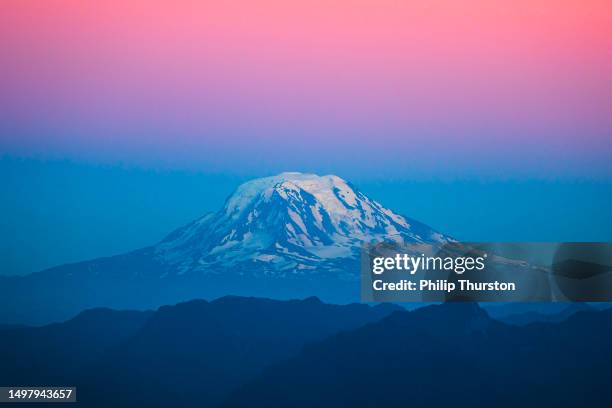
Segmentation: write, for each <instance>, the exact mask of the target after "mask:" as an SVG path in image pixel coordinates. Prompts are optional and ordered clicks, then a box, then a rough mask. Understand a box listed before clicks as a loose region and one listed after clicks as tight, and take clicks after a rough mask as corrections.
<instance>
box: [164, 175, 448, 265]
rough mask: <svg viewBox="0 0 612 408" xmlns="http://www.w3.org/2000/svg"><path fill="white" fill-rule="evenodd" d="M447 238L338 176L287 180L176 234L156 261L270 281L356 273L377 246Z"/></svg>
mask: <svg viewBox="0 0 612 408" xmlns="http://www.w3.org/2000/svg"><path fill="white" fill-rule="evenodd" d="M445 239H446V238H445V237H444V236H443V235H442V234H439V233H437V232H436V231H434V230H432V229H431V228H429V227H427V226H425V225H423V224H421V223H419V222H417V221H415V220H411V219H409V218H406V217H403V216H401V215H398V214H396V213H394V212H393V211H391V210H389V209H387V208H385V207H383V206H382V205H380V204H379V203H377V202H376V201H374V200H372V199H370V198H368V197H367V196H365V195H364V194H363V193H361V192H360V191H358V190H357V189H356V188H355V187H353V186H352V185H351V184H350V183H348V182H347V181H345V180H343V179H342V178H340V177H338V176H335V175H327V176H318V175H316V174H304V173H281V174H279V175H276V176H272V177H266V178H260V179H256V180H252V181H249V182H246V183H244V184H242V185H241V186H239V187H238V188H237V189H236V191H235V192H234V193H233V194H232V195H231V196H230V197H229V198H228V199H227V201H226V202H225V205H224V206H223V208H222V209H221V210H220V211H218V212H216V213H211V214H207V215H205V216H203V217H201V218H200V219H198V220H195V221H193V222H192V223H190V224H188V225H186V226H184V227H182V228H180V229H178V230H176V231H174V232H173V233H172V234H170V235H169V236H168V237H166V238H165V239H164V240H163V241H162V242H161V243H160V244H158V245H157V246H156V247H155V248H156V255H157V257H158V259H160V260H161V261H162V262H164V263H168V264H170V265H172V266H173V267H174V268H175V269H176V271H177V273H179V274H182V273H186V272H190V271H202V272H207V271H210V270H211V269H218V268H234V269H235V268H238V269H249V270H251V271H252V270H253V267H256V268H257V269H260V270H262V271H264V272H265V273H266V274H269V273H270V272H275V273H277V274H280V275H281V276H283V275H285V274H303V273H308V271H312V270H315V269H317V270H318V271H320V270H321V269H324V270H336V271H337V272H340V273H341V272H348V273H349V274H351V275H353V276H355V275H356V274H357V271H354V270H353V271H346V269H345V268H343V267H342V266H341V265H339V261H340V260H342V259H346V258H355V259H356V258H357V257H358V253H359V248H360V246H361V245H362V244H363V243H366V242H372V241H393V242H398V243H403V242H432V241H435V242H437V241H442V240H445Z"/></svg>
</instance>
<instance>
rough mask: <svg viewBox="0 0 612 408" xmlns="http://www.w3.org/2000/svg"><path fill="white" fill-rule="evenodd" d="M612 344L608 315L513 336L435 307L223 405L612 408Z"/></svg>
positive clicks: (352, 339)
mask: <svg viewBox="0 0 612 408" xmlns="http://www.w3.org/2000/svg"><path fill="white" fill-rule="evenodd" d="M611 341H612V310H605V311H601V312H578V313H576V314H575V315H573V316H571V317H570V318H568V319H567V320H566V321H564V322H561V323H537V324H531V325H528V326H525V327H517V326H509V325H506V324H503V323H501V322H498V321H496V320H493V319H491V318H490V317H489V316H488V315H487V314H486V313H485V312H484V310H482V309H481V308H480V307H479V306H477V305H476V304H443V305H439V306H429V307H425V308H422V309H419V310H416V311H413V312H396V313H394V314H392V315H390V316H389V317H387V318H385V319H383V320H381V321H379V322H376V323H372V324H369V325H366V326H363V327H361V328H358V329H355V330H353V331H347V332H342V333H339V334H337V335H335V336H331V337H330V338H328V339H325V340H323V341H321V342H318V343H316V344H311V345H310V346H308V347H306V348H304V350H303V351H302V352H301V353H300V354H299V355H297V356H295V357H293V358H291V359H289V360H287V361H285V362H283V363H281V364H277V365H275V366H272V367H270V368H268V369H267V370H266V371H264V373H263V374H262V375H260V376H258V378H257V379H256V380H254V381H251V382H250V383H249V384H246V385H244V386H242V387H241V388H240V389H238V390H237V391H236V392H234V393H233V394H232V395H231V396H230V397H229V398H228V399H227V400H226V401H225V402H224V403H223V404H222V406H224V407H242V406H246V405H249V406H263V405H265V406H267V407H287V406H291V407H312V406H317V407H337V406H351V407H373V406H385V407H405V406H410V407H431V406H482V407H490V406H496V407H499V406H504V407H506V406H507V407H516V406H534V407H536V406H537V407H541V406H551V407H552V406H554V407H575V406H610V405H611V404H612V389H610V386H609V380H610V376H609V372H610V369H611V368H612V349H611V348H610V347H609V345H610V342H611Z"/></svg>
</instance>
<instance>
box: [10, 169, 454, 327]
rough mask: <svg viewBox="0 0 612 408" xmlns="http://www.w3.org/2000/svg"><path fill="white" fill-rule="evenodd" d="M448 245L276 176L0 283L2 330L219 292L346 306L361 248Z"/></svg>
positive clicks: (328, 185)
mask: <svg viewBox="0 0 612 408" xmlns="http://www.w3.org/2000/svg"><path fill="white" fill-rule="evenodd" d="M447 239H448V238H447V237H445V236H444V235H442V234H440V233H438V232H436V231H434V230H433V229H431V228H429V227H427V226H425V225H424V224H422V223H420V222H418V221H415V220H412V219H409V218H406V217H404V216H401V215H398V214H396V213H394V212H393V211H391V210H389V209H387V208H385V207H383V206H382V205H381V204H379V203H377V202H376V201H374V200H372V199H370V198H368V197H366V196H365V195H364V194H363V193H361V192H360V191H358V190H357V189H356V188H355V187H353V186H352V185H351V184H350V183H348V182H346V181H345V180H343V179H341V178H340V177H337V176H333V175H329V176H317V175H314V174H301V173H282V174H279V175H277V176H273V177H267V178H262V179H256V180H252V181H249V182H247V183H245V184H243V185H241V186H239V187H238V188H237V190H236V191H235V192H234V193H233V194H232V195H231V196H230V197H229V198H228V199H227V200H226V202H225V204H224V206H223V208H221V209H220V210H219V211H218V212H216V213H210V214H206V215H204V216H202V217H201V218H199V219H197V220H195V221H193V222H191V223H189V224H188V225H185V226H183V227H181V228H179V229H177V230H176V231H174V232H172V233H171V234H169V235H168V236H167V237H166V238H164V239H163V240H162V241H161V242H159V243H157V244H156V245H153V246H150V247H146V248H142V249H138V250H135V251H133V252H130V253H126V254H122V255H118V256H112V257H106V258H98V259H94V260H91V261H85V262H79V263H74V264H68V265H62V266H58V267H54V268H50V269H47V270H44V271H41V272H38V273H34V274H31V275H28V276H25V277H0V322H2V323H7V324H15V323H17V324H45V323H49V322H51V321H61V320H65V319H68V318H69V317H71V316H74V315H75V314H76V313H78V312H80V311H81V310H84V309H87V308H94V307H112V308H118V309H126V308H127V309H150V308H156V307H158V306H160V305H162V304H170V303H176V302H179V301H183V300H189V299H193V298H216V297H220V296H224V295H227V294H233V295H243V296H252V295H257V296H264V297H273V298H278V299H291V298H303V297H308V296H313V295H316V296H319V297H321V298H322V299H324V300H327V301H332V302H335V303H347V302H353V301H356V300H358V299H359V284H358V279H359V250H360V246H361V245H362V244H363V243H366V242H370V241H393V242H432V241H435V242H443V241H445V240H447Z"/></svg>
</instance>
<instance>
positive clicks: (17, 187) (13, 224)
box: [0, 156, 612, 274]
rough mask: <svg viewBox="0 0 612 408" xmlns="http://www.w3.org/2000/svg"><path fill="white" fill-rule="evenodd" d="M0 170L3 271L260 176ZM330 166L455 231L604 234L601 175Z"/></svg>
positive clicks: (193, 211)
mask: <svg viewBox="0 0 612 408" xmlns="http://www.w3.org/2000/svg"><path fill="white" fill-rule="evenodd" d="M287 170H293V169H287ZM299 170H305V169H299ZM306 170H308V171H312V172H316V173H322V172H319V171H317V169H306ZM326 170H330V169H326ZM327 172H328V171H326V172H325V173H327ZM0 174H2V175H3V177H2V179H3V182H2V189H3V191H2V200H0V214H1V216H0V260H1V261H2V269H1V272H0V273H2V274H24V273H29V272H35V271H38V270H41V269H44V268H47V267H50V266H54V265H58V264H62V263H66V262H74V261H79V260H85V259H90V258H95V257H99V256H108V255H113V254H118V253H121V252H124V251H129V250H133V249H137V248H139V247H143V246H146V245H149V244H153V243H155V242H156V241H158V240H160V239H161V238H162V237H163V236H164V235H165V234H167V233H169V232H170V231H172V230H173V229H174V228H176V227H179V226H180V225H182V224H185V223H187V222H189V221H191V220H192V219H194V218H196V217H198V216H200V215H202V214H203V213H206V212H208V211H215V210H217V209H219V208H220V207H221V206H222V204H223V202H224V200H225V198H226V197H227V196H228V195H229V194H231V193H232V191H233V190H234V188H235V187H236V186H238V184H240V183H241V182H242V181H245V180H247V179H250V178H254V177H261V176H266V175H269V173H263V172H262V173H261V174H258V173H255V172H253V173H249V174H246V173H241V174H231V173H228V172H223V173H212V172H210V171H208V172H204V171H196V170H170V169H164V170H159V169H157V170H153V169H151V168H142V167H127V166H122V165H117V164H115V165H109V164H106V165H100V164H93V163H86V162H74V161H67V160H37V159H18V158H14V157H9V156H4V157H2V158H0ZM338 175H339V176H341V177H343V178H345V179H347V180H348V181H350V182H351V183H353V184H354V185H355V186H356V187H358V188H359V189H360V190H362V191H363V192H364V193H366V194H367V195H369V196H370V197H372V198H374V199H375V200H377V201H379V202H381V203H382V204H383V205H385V206H387V207H388V208H391V209H393V210H394V211H396V212H399V213H401V214H404V215H406V216H409V217H412V218H415V219H418V220H420V221H422V222H425V223H427V224H429V225H431V226H433V227H434V228H436V229H438V230H440V231H442V232H444V233H447V234H450V235H452V236H454V237H456V238H458V239H462V240H467V241H610V240H612V217H611V216H610V203H612V182H608V181H595V180H580V179H573V180H568V179H557V180H553V179H546V180H544V179H536V178H531V179H499V178H498V179H490V180H483V179H478V178H474V177H472V178H470V177H464V178H461V179H452V180H451V179H448V180H445V179H442V178H437V179H427V178H415V179H413V178H411V177H409V176H407V175H404V176H402V177H400V176H396V177H388V176H384V177H383V176H380V175H375V174H374V175H373V174H369V173H361V174H359V173H355V174H350V175H346V174H342V172H340V174H338Z"/></svg>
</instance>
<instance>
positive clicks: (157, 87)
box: [0, 0, 612, 178]
mask: <svg viewBox="0 0 612 408" xmlns="http://www.w3.org/2000/svg"><path fill="white" fill-rule="evenodd" d="M0 58H1V60H2V64H1V67H0V70H1V75H0V89H2V93H1V94H0V115H1V116H0V119H1V126H2V132H1V138H2V141H1V144H0V147H1V148H2V150H3V151H5V152H8V153H11V154H15V155H38V156H41V155H42V156H52V157H59V158H63V157H70V158H76V159H84V160H90V161H94V162H98V161H99V162H110V163H112V162H113V161H114V162H117V161H122V162H129V163H135V164H138V165H144V166H153V167H154V166H169V167H171V168H172V167H177V166H178V167H190V168H199V169H207V170H216V171H232V172H238V173H255V172H260V171H261V170H262V164H261V161H262V160H263V161H265V165H264V166H265V167H266V168H267V169H268V170H269V171H270V172H275V171H280V170H286V169H287V167H290V166H296V167H300V168H302V169H312V168H314V169H317V168H319V167H325V166H327V167H329V164H330V163H331V164H333V166H335V167H338V168H339V169H340V170H343V171H344V172H346V171H353V170H359V171H361V172H367V171H372V170H374V169H376V170H378V171H380V172H382V173H385V174H393V173H397V172H400V173H407V174H418V175H432V174H435V175H445V174H446V175H452V174H460V175H471V176H474V175H478V176H486V175H488V174H492V175H494V176H500V175H510V176H514V175H516V176H517V177H529V176H538V177H539V176H543V177H575V176H579V177H582V176H587V177H602V176H603V177H606V178H608V177H610V176H611V175H612V166H611V165H610V163H609V162H610V160H609V159H610V156H611V155H612V147H611V145H612V144H611V143H610V139H611V134H610V129H612V126H611V125H612V4H611V3H610V2H609V1H606V0H603V1H602V0H567V1H562V2H559V1H552V0H529V1H527V0H518V1H512V2H509V1H495V0H493V1H491V0H473V1H454V0H452V1H451V0H449V1H436V2H431V1H387V0H382V1H381V0H376V1H374V0H372V1H359V0H357V1H348V0H347V1H329V0H326V1H311V0H310V1H290V2H287V1H259V0H256V1H248V2H207V1H185V0H178V1H134V0H130V1H123V0H122V1H105V2H84V1H80V0H75V1H57V0H47V1H36V0H33V1H28V0H15V1H10V0H8V1H3V2H2V4H1V5H0ZM341 172H342V171H341Z"/></svg>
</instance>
